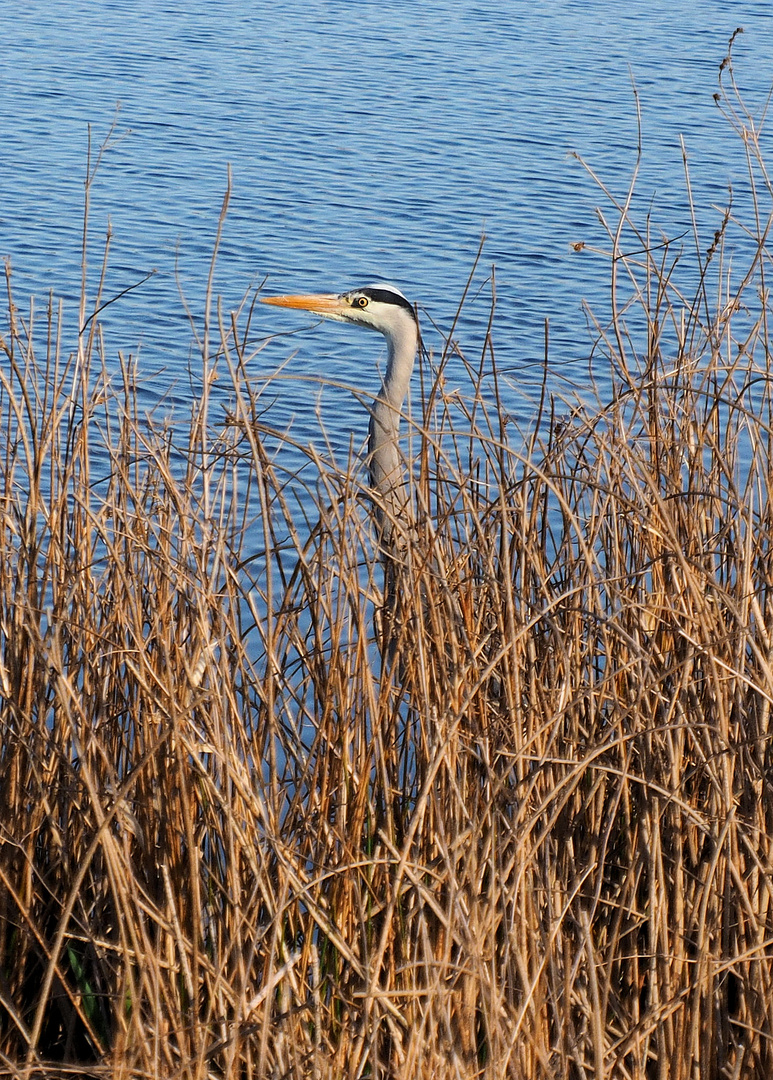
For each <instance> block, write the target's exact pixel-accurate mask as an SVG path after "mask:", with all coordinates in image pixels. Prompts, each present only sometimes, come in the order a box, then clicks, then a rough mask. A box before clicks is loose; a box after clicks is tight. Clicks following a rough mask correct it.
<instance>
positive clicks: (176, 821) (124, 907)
mask: <svg viewBox="0 0 773 1080" xmlns="http://www.w3.org/2000/svg"><path fill="white" fill-rule="evenodd" d="M728 78H730V79H732V68H731V67H729V66H726V68H725V80H726V81H727V79H728ZM731 92H732V83H731ZM722 101H723V104H724V106H725V108H726V111H727V112H728V115H729V117H730V120H731V122H732V123H734V124H736V125H737V126H738V128H739V133H740V134H741V135H742V137H743V147H744V150H745V152H746V154H747V156H748V163H749V170H750V177H751V179H752V188H753V192H754V202H753V213H752V220H751V221H744V222H742V223H740V224H739V223H738V222H736V221H735V219H734V217H733V215H732V214H731V213H729V212H728V214H727V215H726V216H725V219H724V221H723V223H722V225H721V227H720V229H719V230H718V232H717V235H716V237H715V238H714V241H713V243H712V245H711V248H710V250H709V251H708V252H705V250H704V249H703V247H702V246H701V244H700V242H699V239H698V235H697V232H696V237H695V239H696V254H695V255H694V256H693V257H692V258H688V257H687V256H686V255H685V254H684V252H683V251H682V250H681V248H680V247H679V246H678V245H673V244H670V243H669V242H668V241H667V240H665V239H664V238H663V237H660V236H658V237H656V238H653V230H651V229H650V227H649V224H647V226H646V227H645V229H644V230H643V231H642V230H640V229H639V228H638V227H637V225H636V224H635V223H634V221H633V220H632V219H631V214H630V199H628V200H624V201H622V202H615V200H614V199H611V203H610V215H609V216H610V219H611V224H609V227H608V235H609V245H608V248H607V250H606V251H605V255H606V257H608V258H609V259H610V266H611V275H612V284H613V288H612V312H611V318H610V320H609V322H608V323H606V322H605V323H604V324H603V325H602V324H601V323H599V324H598V351H599V355H600V354H602V353H603V354H604V355H605V356H606V358H607V360H608V362H609V364H610V365H611V368H612V370H613V372H614V373H615V375H614V385H615V392H614V394H613V395H612V396H611V397H610V399H609V400H608V401H605V402H601V401H597V402H595V403H593V404H590V405H589V404H582V403H577V404H576V405H575V406H573V407H572V408H571V409H570V408H569V407H562V406H561V405H560V403H557V402H555V401H554V402H550V401H549V400H547V399H546V400H544V401H543V407H542V408H541V410H540V414H539V417H537V418H535V426H534V429H533V431H532V433H531V435H530V436H529V438H528V439H527V440H526V441H525V442H521V441H520V439H519V440H516V439H514V438H513V437H512V436H511V435H510V434H509V433H510V431H511V429H512V425H511V424H509V417H508V415H507V412H506V409H505V406H504V404H503V395H502V394H499V393H497V392H493V393H491V392H490V389H491V387H492V386H494V387H495V390H496V375H495V367H494V364H493V351H492V346H491V340H490V338H487V339H486V341H485V343H484V345H483V347H482V349H481V353H480V360H479V362H476V363H475V364H472V363H469V364H468V370H469V371H470V374H471V390H470V393H469V394H468V395H467V396H466V397H462V396H460V395H456V394H455V395H449V394H446V392H445V391H444V388H443V379H442V375H443V370H444V364H445V363H446V361H447V359H448V355H450V353H451V352H452V350H451V349H450V348H449V350H448V354H447V355H445V356H444V357H442V358H441V359H440V360H439V361H438V363H437V364H436V368H435V371H434V375H433V376H432V378H431V379H430V380H429V382H431V385H429V383H428V385H427V387H426V393H425V399H424V412H423V415H422V416H421V417H420V418H419V419H418V420H417V421H416V422H415V431H414V444H415V445H417V446H418V454H417V456H416V460H415V461H414V463H413V466H414V478H415V482H414V486H415V495H416V505H417V516H416V523H415V526H414V527H413V528H412V529H411V530H410V532H409V533H406V535H405V538H404V541H403V545H402V548H401V551H400V565H399V567H398V568H397V570H396V573H397V574H398V575H399V580H400V592H399V595H400V604H399V620H398V630H397V644H396V646H395V650H394V662H393V663H392V664H391V667H390V666H389V665H385V669H384V670H383V671H382V670H381V664H380V661H379V656H378V650H377V649H376V648H375V647H374V633H375V632H374V627H373V615H374V610H376V609H377V607H378V599H377V597H378V590H379V585H380V580H379V579H380V573H381V571H380V569H379V567H378V566H376V565H374V560H373V552H372V529H371V526H370V524H369V522H368V515H367V511H366V509H365V507H366V501H365V500H364V499H363V492H362V487H361V484H362V480H361V475H360V472H359V471H358V470H357V468H356V467H355V465H354V464H352V468H351V469H349V470H348V471H347V470H342V469H340V468H334V467H332V465H328V464H326V463H325V462H324V461H322V460H320V459H319V458H315V459H314V468H315V469H316V470H317V471H318V477H319V487H318V490H319V491H320V492H321V494H320V495H319V496H318V512H319V520H318V522H316V523H315V524H314V527H313V528H312V529H311V530H310V531H309V530H307V529H306V528H305V526H304V525H303V522H302V520H301V518H300V517H299V513H298V511H296V510H295V509H294V507H293V505H292V503H291V502H290V501H289V498H288V495H287V489H286V485H285V483H284V479H283V477H282V476H281V475H279V474H278V473H277V463H276V461H275V459H274V458H273V457H272V455H271V454H269V453H268V451H267V445H268V443H267V438H268V432H267V429H266V427H265V417H264V416H263V414H262V409H263V403H262V399H261V394H260V391H259V389H257V388H256V384H255V383H254V380H251V379H250V377H249V373H250V371H251V370H252V368H251V366H250V361H251V359H252V354H251V347H250V345H249V344H248V340H249V336H250V335H249V325H250V318H251V314H250V311H249V309H248V308H247V307H245V308H244V309H242V310H240V311H239V312H237V313H236V314H235V315H234V316H233V317H232V318H226V317H224V316H223V314H222V312H218V313H217V317H216V315H215V313H214V310H213V312H212V318H211V325H207V327H206V329H205V333H204V334H202V335H201V344H202V350H203V391H202V395H201V400H200V403H199V405H198V407H197V409H196V411H195V414H194V415H193V417H192V419H191V422H190V424H189V425H188V426H185V425H182V424H180V423H177V424H174V425H172V426H169V425H163V424H154V423H153V422H152V421H149V420H147V418H143V417H141V416H140V415H139V410H138V405H137V399H136V391H135V377H136V372H135V371H134V370H133V369H132V366H131V365H130V364H128V363H126V364H124V365H123V366H122V371H121V373H120V377H116V376H115V375H114V374H113V375H112V376H110V375H108V371H107V368H106V366H105V364H104V363H103V359H102V358H103V357H104V356H105V354H106V350H105V345H104V343H103V341H102V338H101V331H100V328H99V325H98V319H97V318H92V319H90V320H89V319H88V318H87V313H86V309H85V307H84V309H83V311H82V313H81V325H82V326H84V327H85V330H84V332H83V333H82V334H81V335H80V338H79V344H78V348H77V349H76V350H75V351H74V352H73V353H72V355H71V356H68V357H67V358H64V353H63V348H64V346H63V342H62V341H61V340H60V336H59V326H60V315H59V309H58V308H57V306H56V304H55V303H54V302H53V300H52V301H50V302H49V304H48V306H47V308H46V310H45V312H44V313H42V314H38V312H37V311H35V310H34V307H33V308H31V309H30V312H29V316H28V317H27V318H26V319H24V320H23V319H22V318H21V316H20V315H19V313H18V311H17V309H16V308H15V307H14V304H13V300H12V298H11V296H10V293H9V305H8V307H9V320H8V324H7V327H6V330H5V332H4V334H3V337H2V342H0V347H1V348H2V366H1V367H0V411H1V412H2V421H1V423H2V430H3V431H4V433H5V438H4V440H3V449H2V454H1V456H0V470H1V471H2V485H1V490H2V495H1V496H0V791H1V792H2V797H1V799H0V1052H2V1061H3V1062H4V1068H3V1070H2V1074H3V1075H8V1076H25V1077H33V1076H34V1077H39V1076H44V1075H51V1076H53V1075H55V1074H56V1075H73V1074H75V1075H92V1074H93V1075H95V1076H99V1075H110V1076H114V1077H129V1076H132V1077H135V1076H136V1077H151V1076H152V1077H180V1078H183V1077H184V1078H191V1080H192V1078H194V1077H196V1078H203V1077H209V1076H225V1077H234V1078H235V1077H237V1076H238V1077H244V1078H248V1077H264V1076H272V1077H290V1076H292V1077H309V1076H310V1077H319V1078H324V1077H334V1076H335V1077H339V1076H346V1077H351V1078H352V1080H354V1078H356V1077H361V1076H369V1077H373V1078H376V1077H383V1076H390V1077H396V1078H399V1077H410V1078H411V1080H413V1078H416V1077H430V1076H433V1077H441V1076H443V1077H445V1076H449V1077H465V1078H466V1077H471V1076H476V1075H480V1076H486V1077H492V1078H498V1077H501V1078H504V1077H514V1078H529V1080H532V1078H534V1080H537V1078H545V1080H547V1078H557V1077H576V1078H584V1077H591V1076H592V1077H595V1078H597V1080H601V1078H604V1077H609V1078H613V1077H621V1078H623V1077H625V1078H637V1080H640V1078H644V1077H648V1078H649V1077H661V1078H666V1077H668V1078H669V1080H683V1078H684V1080H687V1078H688V1077H689V1078H691V1080H692V1078H695V1077H696V1076H701V1077H706V1078H711V1077H717V1078H719V1077H727V1078H729V1077H740V1076H744V1077H749V1076H757V1077H767V1076H770V1075H771V1074H773V1041H772V1039H773V986H772V985H771V984H772V983H773V966H771V957H772V955H773V910H772V906H771V897H772V896H773V876H772V870H773V861H772V860H773V850H772V849H773V820H771V816H772V815H773V799H772V798H771V746H770V727H771V710H770V706H771V702H772V701H773V613H772V612H771V601H772V599H773V593H772V591H771V590H772V589H773V498H772V497H771V496H772V494H773V492H772V491H771V484H772V480H771V478H772V477H773V463H772V462H771V439H770V435H771V395H770V384H769V374H768V367H769V355H770V352H769V350H770V345H769V341H768V336H767V334H768V296H767V292H766V275H767V272H768V261H769V256H770V252H769V249H768V247H767V237H768V230H769V227H770V222H771V216H770V214H771V210H770V206H771V195H772V192H771V186H770V183H769V181H768V178H767V174H766V172H765V170H764V165H763V162H762V159H761V156H760V155H759V145H758V141H757V134H758V129H757V128H755V126H754V123H753V121H752V118H751V116H750V115H749V114H748V113H746V112H744V111H742V107H741V105H740V104H739V102H738V101H737V100H736V99H735V98H734V97H732V96H731V93H729V94H728V95H727V96H725V97H723V99H722ZM602 220H603V221H606V217H602ZM739 235H740V236H741V237H743V238H744V240H745V242H746V250H747V251H749V252H750V254H749V257H748V259H747V262H746V264H745V265H744V267H743V270H742V271H741V270H739V269H738V268H737V267H735V268H733V269H732V270H731V267H730V264H729V261H728V260H727V258H726V251H727V249H728V245H729V243H730V240H729V238H730V237H731V236H739ZM677 248H678V250H677ZM630 252H634V254H630ZM682 262H684V263H685V264H687V266H688V270H687V271H686V272H685V274H684V279H681V278H680V268H681V263H682ZM696 265H697V271H696ZM682 280H683V281H684V282H687V283H688V285H685V284H684V283H682V284H680V281H682ZM689 282H693V284H692V286H689ZM687 287H690V288H691V290H692V291H691V293H690V295H687V294H686V292H685V290H686V288H687ZM100 302H101V301H100V297H99V296H98V297H97V299H96V300H95V301H94V302H93V305H92V308H91V310H92V311H93V312H95V313H96V312H97V311H98V308H99V304H100ZM208 322H209V319H208ZM216 338H219V341H218V345H217V348H216V349H214V350H213V348H212V346H211V345H210V343H209V342H210V340H214V339H216ZM216 365H219V369H220V372H221V377H222V375H223V372H225V371H226V370H227V371H228V372H229V373H230V376H231V379H232V386H233V410H232V413H231V415H230V417H229V419H228V422H227V423H222V424H218V423H217V422H216V421H215V420H213V418H212V410H211V408H210V403H209V391H210V389H211V380H212V378H213V371H214V368H215V366H216ZM427 370H428V371H429V370H430V369H429V368H428V369H427ZM483 372H487V373H488V375H487V379H488V381H487V382H486V383H485V386H486V388H487V389H486V393H484V392H483V389H484V379H483V374H482V373H483ZM492 372H494V375H493V376H492V374H491V373H492ZM280 456H281V448H280ZM256 536H259V537H260V538H261V545H262V550H259V551H256V550H255V537H256ZM261 545H259V546H261ZM51 1060H56V1061H58V1062H59V1063H60V1065H59V1071H58V1072H56V1073H55V1071H54V1070H53V1069H52V1067H50V1065H46V1062H50V1061H51ZM73 1062H80V1063H81V1064H80V1065H78V1066H77V1067H76V1066H72V1067H70V1069H69V1071H68V1068H67V1063H73ZM84 1062H86V1063H90V1064H89V1067H88V1068H87V1067H86V1066H84V1065H83V1063H84Z"/></svg>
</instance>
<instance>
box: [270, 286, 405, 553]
mask: <svg viewBox="0 0 773 1080" xmlns="http://www.w3.org/2000/svg"><path fill="white" fill-rule="evenodd" d="M261 300H262V302H263V303H264V304H276V305H277V307H286V308H297V309H300V310H302V311H313V312H314V313H315V314H317V315H321V316H322V317H323V318H324V319H335V320H336V321H337V322H348V323H354V324H355V325H356V326H366V327H368V328H369V329H371V330H378V331H379V333H381V334H383V335H384V337H385V338H386V342H387V365H386V372H385V374H384V378H383V381H382V384H381V390H380V391H379V393H378V396H377V397H376V399H375V401H374V403H373V406H372V408H371V410H370V414H371V415H370V437H369V441H368V465H369V468H370V482H371V486H372V488H373V489H374V492H375V493H376V499H375V506H376V518H377V521H378V523H379V531H380V536H381V543H382V549H383V553H384V554H385V555H386V554H387V550H388V549H389V547H390V546H391V542H392V537H393V531H394V525H395V523H396V521H399V520H400V519H401V518H404V517H405V516H406V515H407V514H408V513H409V506H410V497H409V494H408V492H407V489H406V486H405V483H404V479H403V470H402V461H401V456H400V451H399V448H398V435H399V430H400V415H401V412H402V408H403V405H404V403H405V396H406V394H407V393H408V385H409V383H410V381H411V373H412V371H413V363H414V360H415V359H416V351H417V349H418V344H419V327H418V323H417V322H416V314H415V312H414V309H413V306H412V305H411V303H410V301H408V300H406V298H405V297H404V296H403V294H402V293H401V292H400V290H399V289H396V288H395V287H394V286H393V285H369V286H367V287H366V288H364V289H352V290H351V291H349V292H345V293H322V294H316V295H312V296H308V295H299V296H265V297H261Z"/></svg>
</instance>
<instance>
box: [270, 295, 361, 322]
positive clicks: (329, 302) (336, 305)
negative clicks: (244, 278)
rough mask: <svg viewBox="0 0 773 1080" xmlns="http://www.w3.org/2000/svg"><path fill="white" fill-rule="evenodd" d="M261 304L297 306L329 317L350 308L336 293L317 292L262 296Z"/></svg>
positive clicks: (302, 309) (286, 306)
mask: <svg viewBox="0 0 773 1080" xmlns="http://www.w3.org/2000/svg"><path fill="white" fill-rule="evenodd" d="M260 302H261V304H273V305H274V306H275V307H285V308H297V309H299V310H301V311H314V312H316V313H317V314H318V315H327V316H328V317H330V316H333V317H335V316H336V315H339V316H340V315H341V314H343V312H345V311H348V310H349V305H348V304H345V303H344V302H343V301H342V300H341V297H340V296H338V295H337V294H336V293H316V294H311V295H305V294H301V295H298V296H261V297H260Z"/></svg>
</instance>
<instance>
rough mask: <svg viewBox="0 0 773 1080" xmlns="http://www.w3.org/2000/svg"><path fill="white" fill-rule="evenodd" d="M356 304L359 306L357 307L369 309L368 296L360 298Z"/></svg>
mask: <svg viewBox="0 0 773 1080" xmlns="http://www.w3.org/2000/svg"><path fill="white" fill-rule="evenodd" d="M355 304H356V305H357V307H367V306H368V298H367V296H358V297H357V299H356V300H355Z"/></svg>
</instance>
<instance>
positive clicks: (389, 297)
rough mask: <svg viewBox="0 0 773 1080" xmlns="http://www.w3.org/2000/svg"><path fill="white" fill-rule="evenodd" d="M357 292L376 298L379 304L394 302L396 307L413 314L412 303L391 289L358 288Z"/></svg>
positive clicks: (372, 298) (371, 298)
mask: <svg viewBox="0 0 773 1080" xmlns="http://www.w3.org/2000/svg"><path fill="white" fill-rule="evenodd" d="M357 292H358V293H360V294H361V295H362V296H367V297H368V298H369V299H370V300H376V301H378V302H379V303H381V304H394V305H395V306H396V307H401V308H405V310H406V311H410V313H411V315H413V314H414V310H413V304H412V303H411V302H410V300H406V299H405V297H404V296H401V295H400V293H396V292H392V290H391V289H378V288H367V289H358V290H357Z"/></svg>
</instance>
